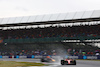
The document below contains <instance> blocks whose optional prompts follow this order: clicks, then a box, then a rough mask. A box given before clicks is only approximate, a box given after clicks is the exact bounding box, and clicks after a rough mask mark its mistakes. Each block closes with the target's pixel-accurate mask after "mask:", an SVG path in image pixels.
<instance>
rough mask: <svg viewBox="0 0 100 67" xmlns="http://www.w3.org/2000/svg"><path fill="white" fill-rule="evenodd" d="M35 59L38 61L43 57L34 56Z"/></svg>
mask: <svg viewBox="0 0 100 67" xmlns="http://www.w3.org/2000/svg"><path fill="white" fill-rule="evenodd" d="M34 58H36V59H40V58H42V56H40V55H39V56H34Z"/></svg>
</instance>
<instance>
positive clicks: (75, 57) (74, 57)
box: [69, 56, 78, 59]
mask: <svg viewBox="0 0 100 67" xmlns="http://www.w3.org/2000/svg"><path fill="white" fill-rule="evenodd" d="M69 58H72V59H78V56H69Z"/></svg>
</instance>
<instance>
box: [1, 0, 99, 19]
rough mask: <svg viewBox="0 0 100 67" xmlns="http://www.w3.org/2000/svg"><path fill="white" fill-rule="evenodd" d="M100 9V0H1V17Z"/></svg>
mask: <svg viewBox="0 0 100 67" xmlns="http://www.w3.org/2000/svg"><path fill="white" fill-rule="evenodd" d="M90 10H100V0H0V18H5V17H16V16H31V15H44V14H56V13H67V12H77V11H78V12H79V11H90Z"/></svg>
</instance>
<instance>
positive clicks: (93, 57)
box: [87, 56, 97, 59]
mask: <svg viewBox="0 0 100 67" xmlns="http://www.w3.org/2000/svg"><path fill="white" fill-rule="evenodd" d="M87 59H97V56H87Z"/></svg>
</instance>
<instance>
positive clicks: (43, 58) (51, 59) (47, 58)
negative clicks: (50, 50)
mask: <svg viewBox="0 0 100 67" xmlns="http://www.w3.org/2000/svg"><path fill="white" fill-rule="evenodd" d="M41 62H55V60H54V59H53V58H51V57H50V56H43V57H42V58H41Z"/></svg>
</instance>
